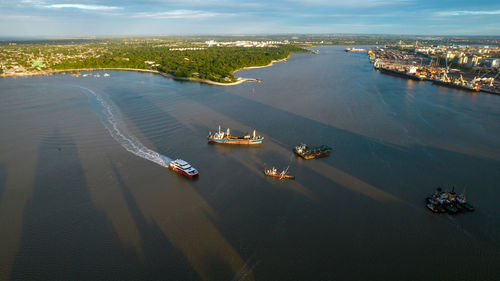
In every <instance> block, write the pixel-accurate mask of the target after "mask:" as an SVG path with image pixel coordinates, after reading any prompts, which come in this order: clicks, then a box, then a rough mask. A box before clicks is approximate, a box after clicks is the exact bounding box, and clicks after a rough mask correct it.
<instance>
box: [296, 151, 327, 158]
mask: <svg viewBox="0 0 500 281" xmlns="http://www.w3.org/2000/svg"><path fill="white" fill-rule="evenodd" d="M294 152H295V154H297V155H298V156H300V157H302V158H304V159H306V160H310V159H316V158H323V157H328V156H329V155H330V150H325V151H321V152H317V153H300V152H298V151H297V150H294Z"/></svg>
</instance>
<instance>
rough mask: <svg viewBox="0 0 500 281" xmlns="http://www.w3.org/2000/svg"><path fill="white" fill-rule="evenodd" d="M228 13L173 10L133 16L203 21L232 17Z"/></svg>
mask: <svg viewBox="0 0 500 281" xmlns="http://www.w3.org/2000/svg"><path fill="white" fill-rule="evenodd" d="M230 15H232V14H227V13H224V14H222V13H214V12H208V11H198V10H172V11H168V12H156V13H152V12H141V13H137V14H135V15H133V17H134V18H150V19H201V18H211V17H218V16H230Z"/></svg>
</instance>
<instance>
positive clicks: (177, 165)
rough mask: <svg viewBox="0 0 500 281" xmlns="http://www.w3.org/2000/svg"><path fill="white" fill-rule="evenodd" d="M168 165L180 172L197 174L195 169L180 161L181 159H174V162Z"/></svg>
mask: <svg viewBox="0 0 500 281" xmlns="http://www.w3.org/2000/svg"><path fill="white" fill-rule="evenodd" d="M170 165H171V166H172V167H174V168H177V169H179V170H182V171H184V172H186V173H188V174H197V173H198V171H197V170H196V169H195V168H193V167H191V165H189V163H188V162H186V161H184V160H181V159H176V160H174V161H171V162H170Z"/></svg>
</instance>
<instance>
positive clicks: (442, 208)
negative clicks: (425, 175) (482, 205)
mask: <svg viewBox="0 0 500 281" xmlns="http://www.w3.org/2000/svg"><path fill="white" fill-rule="evenodd" d="M426 207H427V208H428V209H429V210H431V211H432V212H434V213H446V212H447V213H450V214H457V213H459V212H472V211H474V207H473V206H472V205H470V204H469V203H467V201H466V200H465V195H464V194H458V195H457V194H456V193H455V188H453V189H452V191H451V192H443V191H442V189H441V188H439V187H438V188H437V189H436V192H434V194H433V195H432V196H431V197H427V198H426Z"/></svg>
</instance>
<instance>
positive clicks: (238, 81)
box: [0, 54, 292, 86]
mask: <svg viewBox="0 0 500 281" xmlns="http://www.w3.org/2000/svg"><path fill="white" fill-rule="evenodd" d="M291 55H292V54H290V55H288V57H286V58H284V59H280V60H272V61H271V62H270V63H269V64H267V65H262V66H246V67H242V68H239V69H237V70H235V71H233V72H232V74H234V73H236V72H238V71H242V70H250V69H257V68H264V67H269V66H272V65H273V64H274V63H276V62H282V61H286V60H287V59H289V58H290V56H291ZM101 70H115V71H136V72H148V73H154V74H159V75H161V76H163V77H167V78H170V79H173V80H178V81H188V82H198V83H204V84H209V85H216V86H234V85H239V84H242V83H243V82H261V80H260V79H258V78H243V77H236V81H234V82H230V83H221V82H215V81H212V80H206V79H200V78H194V77H179V76H174V75H172V74H169V73H165V72H161V71H158V70H152V69H141V68H119V67H102V68H99V67H96V68H77V69H52V70H41V71H37V72H24V73H17V74H0V77H29V76H48V75H53V74H59V73H66V72H84V71H101Z"/></svg>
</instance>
